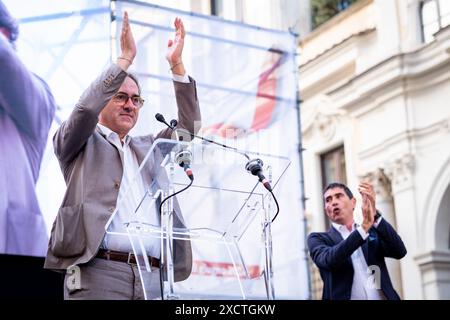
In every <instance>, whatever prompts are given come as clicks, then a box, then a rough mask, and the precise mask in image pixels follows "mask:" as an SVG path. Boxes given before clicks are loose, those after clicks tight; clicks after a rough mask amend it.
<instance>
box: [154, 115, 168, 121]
mask: <svg viewBox="0 0 450 320" xmlns="http://www.w3.org/2000/svg"><path fill="white" fill-rule="evenodd" d="M155 118H156V120H158V121H159V122H165V121H166V120H165V119H164V116H163V115H162V114H161V113H157V114H155Z"/></svg>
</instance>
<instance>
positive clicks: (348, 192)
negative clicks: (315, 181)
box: [323, 182, 353, 199]
mask: <svg viewBox="0 0 450 320" xmlns="http://www.w3.org/2000/svg"><path fill="white" fill-rule="evenodd" d="M334 188H341V189H343V190H344V192H345V194H346V195H347V196H348V197H349V198H350V199H353V193H352V192H351V191H350V189H349V188H348V187H347V186H346V185H345V184H343V183H340V182H332V183H330V184H329V185H327V187H326V188H325V189H324V190H323V195H325V192H327V191H328V190H330V189H334Z"/></svg>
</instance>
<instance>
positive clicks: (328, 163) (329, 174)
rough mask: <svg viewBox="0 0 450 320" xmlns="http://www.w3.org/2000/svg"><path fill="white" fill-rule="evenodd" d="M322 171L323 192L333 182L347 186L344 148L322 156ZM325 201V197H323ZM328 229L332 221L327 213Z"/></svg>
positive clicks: (326, 224) (341, 147) (326, 222)
mask: <svg viewBox="0 0 450 320" xmlns="http://www.w3.org/2000/svg"><path fill="white" fill-rule="evenodd" d="M320 162H321V171H322V190H323V189H325V187H326V186H327V185H329V184H330V183H332V182H340V183H344V184H347V174H346V169H345V153H344V146H340V147H338V148H336V149H333V150H331V151H328V152H326V153H324V154H322V155H321V156H320ZM322 201H323V197H322ZM324 207H325V205H324ZM324 215H325V226H326V229H328V228H329V227H330V221H329V220H328V217H327V215H326V213H325V210H324Z"/></svg>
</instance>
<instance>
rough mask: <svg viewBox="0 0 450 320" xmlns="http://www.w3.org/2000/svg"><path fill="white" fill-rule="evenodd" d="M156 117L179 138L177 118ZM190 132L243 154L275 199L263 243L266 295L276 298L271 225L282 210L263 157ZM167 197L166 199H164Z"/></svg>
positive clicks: (266, 220)
mask: <svg viewBox="0 0 450 320" xmlns="http://www.w3.org/2000/svg"><path fill="white" fill-rule="evenodd" d="M155 118H156V120H158V121H159V122H162V123H164V124H165V125H166V126H167V127H169V128H170V129H172V130H173V131H174V132H175V134H176V137H177V140H178V138H179V137H178V132H177V131H178V130H180V129H177V128H176V126H177V125H178V122H177V120H175V119H174V120H171V121H170V124H168V123H167V122H166V121H165V119H164V116H163V115H162V114H160V113H158V114H156V115H155ZM188 134H189V135H190V137H191V139H192V137H195V138H199V139H201V140H203V141H206V142H209V143H212V144H215V145H218V146H221V147H223V148H227V149H231V150H234V151H235V152H237V153H239V154H241V155H243V156H244V157H246V158H247V160H248V162H247V164H246V165H245V169H246V170H247V171H248V172H250V173H251V174H252V175H254V176H257V177H258V180H259V182H261V183H262V184H263V186H264V187H265V188H266V189H267V190H268V191H269V192H270V194H271V196H272V198H273V200H274V201H275V204H276V207H277V212H276V214H275V215H274V217H273V218H272V219H270V211H271V201H270V197H269V201H268V202H269V203H268V208H267V209H266V210H264V218H263V220H264V223H263V230H262V238H263V243H264V256H265V259H264V283H265V287H266V295H267V298H268V299H269V300H274V299H275V291H274V285H273V266H272V230H271V225H272V223H273V222H274V221H275V219H276V218H277V216H278V213H279V212H280V207H279V205H278V201H277V199H276V197H275V195H274V194H273V191H272V186H271V185H270V181H269V180H267V179H266V178H265V177H264V175H263V170H262V167H263V161H262V160H261V159H258V158H256V159H250V157H249V156H248V155H247V154H246V153H244V152H242V151H240V150H238V149H237V148H234V147H230V146H227V145H225V144H222V143H218V142H216V141H214V140H210V139H207V138H204V137H202V136H197V135H195V134H192V133H190V132H188ZM269 175H270V176H271V175H272V171H271V168H270V172H269ZM270 176H269V178H270ZM191 184H192V181H191ZM191 184H190V185H191ZM190 185H188V186H187V187H186V188H184V189H183V190H180V191H179V192H182V191H184V190H185V189H187V188H189V187H190ZM179 192H177V193H179ZM173 195H175V194H173ZM173 195H171V196H173ZM171 196H170V197H171ZM166 199H167V198H166ZM166 199H164V201H165V200H166ZM164 201H163V202H164Z"/></svg>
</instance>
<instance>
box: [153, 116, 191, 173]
mask: <svg viewBox="0 0 450 320" xmlns="http://www.w3.org/2000/svg"><path fill="white" fill-rule="evenodd" d="M155 118H156V120H158V121H159V122H162V123H164V124H165V125H166V126H168V127H169V128H170V129H172V131H173V132H175V134H176V137H177V140H179V141H183V140H184V139H183V136H180V137H179V136H178V133H177V130H178V129H177V128H176V127H177V125H178V121H177V120H175V119H172V120H170V124H168V123H167V122H166V119H165V118H164V116H163V115H162V114H161V113H157V114H155ZM191 161H192V152H191V151H189V150H187V149H185V148H183V147H182V148H181V150H179V151H177V152H176V154H175V162H176V163H178V165H179V166H180V167H182V168H183V169H184V172H186V175H187V176H188V177H189V179H190V180H191V181H193V180H194V173H193V171H192V169H191Z"/></svg>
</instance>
